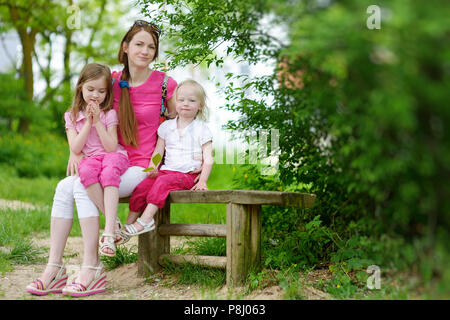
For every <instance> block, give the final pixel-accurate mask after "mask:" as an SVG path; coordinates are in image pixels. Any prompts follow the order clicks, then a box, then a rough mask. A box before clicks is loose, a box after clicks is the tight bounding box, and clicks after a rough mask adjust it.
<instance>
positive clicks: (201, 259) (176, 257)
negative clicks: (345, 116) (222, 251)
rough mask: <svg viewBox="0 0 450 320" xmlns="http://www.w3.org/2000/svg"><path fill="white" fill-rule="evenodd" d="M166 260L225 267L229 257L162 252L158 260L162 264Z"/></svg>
mask: <svg viewBox="0 0 450 320" xmlns="http://www.w3.org/2000/svg"><path fill="white" fill-rule="evenodd" d="M164 260H168V261H170V262H173V263H176V264H180V263H186V262H188V263H192V264H196V265H201V266H207V267H213V268H220V269H225V268H226V267H227V257H216V256H197V255H190V254H162V255H161V256H159V259H158V262H159V263H160V264H163V263H164Z"/></svg>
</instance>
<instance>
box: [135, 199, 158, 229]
mask: <svg viewBox="0 0 450 320" xmlns="http://www.w3.org/2000/svg"><path fill="white" fill-rule="evenodd" d="M158 210H159V208H158V206H156V205H154V204H153V203H149V204H147V207H146V208H145V210H144V212H143V213H142V216H141V220H142V221H143V222H144V223H149V222H150V221H152V219H153V217H154V216H155V213H156V212H157V211H158ZM134 226H135V227H136V229H137V231H138V232H139V231H142V230H143V229H144V227H143V226H142V225H141V224H140V223H137V222H136V223H134Z"/></svg>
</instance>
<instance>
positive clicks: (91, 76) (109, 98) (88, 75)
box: [68, 63, 113, 121]
mask: <svg viewBox="0 0 450 320" xmlns="http://www.w3.org/2000/svg"><path fill="white" fill-rule="evenodd" d="M101 77H104V78H105V82H106V96H105V100H103V102H102V103H101V104H100V110H102V111H108V110H111V108H112V107H113V92H112V79H111V70H110V69H109V68H108V66H105V65H103V64H100V63H89V64H87V65H85V66H84V68H83V70H81V73H80V76H79V77H78V81H77V85H76V88H75V96H74V98H73V103H72V106H71V107H70V108H69V110H68V111H70V112H72V119H73V121H76V120H77V118H78V113H79V112H80V111H84V109H85V108H86V105H87V103H86V101H84V99H83V85H84V84H85V83H86V82H87V81H91V80H97V79H99V78H101Z"/></svg>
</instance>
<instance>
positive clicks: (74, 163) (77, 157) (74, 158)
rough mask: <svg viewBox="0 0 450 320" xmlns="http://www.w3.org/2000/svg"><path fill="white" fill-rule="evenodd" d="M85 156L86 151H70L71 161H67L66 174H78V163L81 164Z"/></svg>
mask: <svg viewBox="0 0 450 320" xmlns="http://www.w3.org/2000/svg"><path fill="white" fill-rule="evenodd" d="M84 157H85V155H84V153H82V152H81V153H78V154H76V153H73V152H72V151H70V156H69V162H68V163H67V170H66V176H69V172H70V175H71V176H73V175H74V174H78V165H79V164H80V161H81V159H83V158H84Z"/></svg>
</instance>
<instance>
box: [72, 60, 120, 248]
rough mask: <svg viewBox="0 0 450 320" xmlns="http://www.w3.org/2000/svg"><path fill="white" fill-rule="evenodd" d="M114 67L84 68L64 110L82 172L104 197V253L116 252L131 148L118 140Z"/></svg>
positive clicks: (83, 180) (90, 186) (93, 192)
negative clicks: (80, 155) (121, 194)
mask: <svg viewBox="0 0 450 320" xmlns="http://www.w3.org/2000/svg"><path fill="white" fill-rule="evenodd" d="M112 103H113V98H112V80H111V71H110V69H109V68H108V67H107V66H104V65H102V64H99V63H90V64H88V65H86V66H85V67H84V68H83V70H82V71H81V74H80V78H79V79H78V83H77V87H76V94H75V98H74V103H73V106H72V107H71V108H70V110H69V111H67V112H66V113H65V114H64V118H65V121H66V131H67V138H68V140H69V146H70V149H71V151H72V152H74V153H79V152H83V153H84V155H85V156H86V157H85V158H83V159H82V160H81V161H80V164H79V167H78V174H79V176H80V180H81V183H82V184H83V186H84V187H85V188H86V191H87V193H88V194H89V196H90V197H91V198H95V197H99V196H100V197H102V198H103V200H104V210H105V212H104V214H105V216H106V224H105V232H104V233H103V235H102V237H101V238H100V254H102V255H105V256H114V255H115V253H116V248H115V245H114V239H115V235H114V229H115V225H114V222H115V221H116V219H117V206H118V203H119V184H120V176H121V175H122V174H123V173H124V172H125V171H126V170H127V169H128V166H129V162H128V157H127V152H126V151H125V149H124V148H123V147H122V146H121V145H120V144H119V143H118V138H117V126H118V123H119V121H118V118H117V113H116V111H115V110H114V109H113V108H112Z"/></svg>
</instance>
